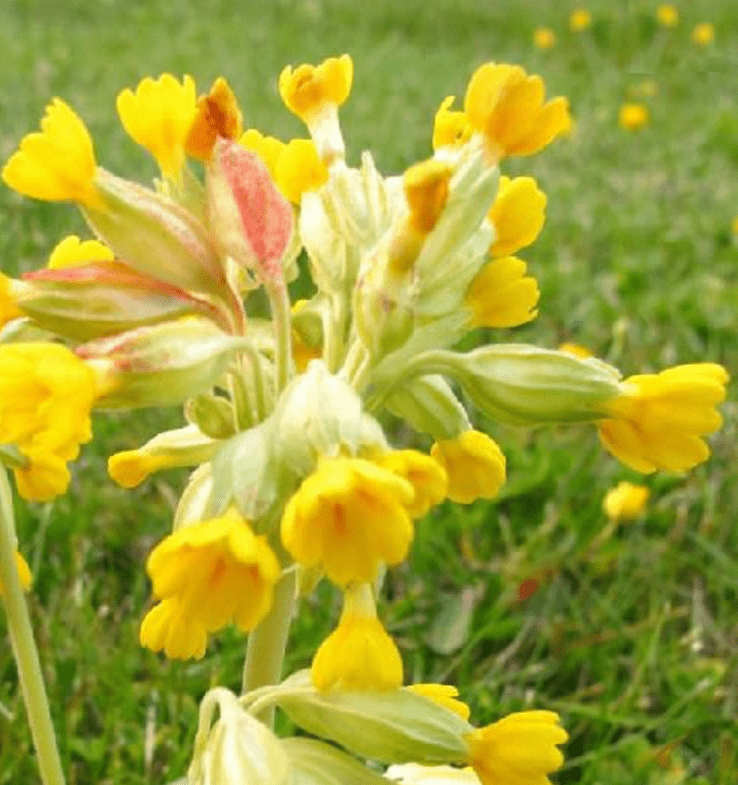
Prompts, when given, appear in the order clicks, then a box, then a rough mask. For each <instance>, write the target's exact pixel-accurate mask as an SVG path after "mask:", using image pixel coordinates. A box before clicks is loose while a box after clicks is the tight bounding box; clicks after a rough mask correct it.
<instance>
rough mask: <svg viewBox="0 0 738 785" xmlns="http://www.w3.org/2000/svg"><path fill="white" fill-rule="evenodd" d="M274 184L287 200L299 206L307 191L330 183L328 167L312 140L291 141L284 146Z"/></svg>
mask: <svg viewBox="0 0 738 785" xmlns="http://www.w3.org/2000/svg"><path fill="white" fill-rule="evenodd" d="M274 182H275V183H276V184H277V188H279V190H280V191H281V192H282V195H283V196H284V197H285V199H287V200H289V201H290V202H292V204H298V205H299V204H300V200H301V199H302V195H303V194H304V193H305V192H306V191H317V190H318V188H320V186H321V185H324V184H325V183H327V182H328V167H327V166H326V165H325V164H324V163H323V162H322V161H321V160H320V158H319V157H318V151H317V149H316V148H315V144H314V142H313V141H312V140H311V139H291V140H290V141H289V142H287V144H286V145H284V147H283V149H282V150H281V151H280V153H279V155H278V157H277V159H276V161H275V164H274Z"/></svg>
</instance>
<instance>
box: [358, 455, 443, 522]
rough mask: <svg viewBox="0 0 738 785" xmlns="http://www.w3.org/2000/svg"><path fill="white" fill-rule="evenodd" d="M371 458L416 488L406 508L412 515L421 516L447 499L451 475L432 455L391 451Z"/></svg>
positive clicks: (414, 516)
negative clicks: (449, 476) (449, 475)
mask: <svg viewBox="0 0 738 785" xmlns="http://www.w3.org/2000/svg"><path fill="white" fill-rule="evenodd" d="M372 461H373V462H374V463H376V464H377V465H378V466H380V467H381V468H383V469H388V470H389V471H391V472H392V473H393V474H396V475H398V477H402V478H403V479H405V480H407V481H408V482H409V483H410V484H411V485H412V486H413V490H414V491H415V495H414V497H413V500H412V502H410V503H409V504H408V505H406V506H407V511H408V512H409V513H410V515H411V516H412V517H413V518H422V517H423V516H424V515H425V514H426V513H427V512H428V511H429V510H430V509H431V507H435V506H436V505H437V504H440V503H441V502H442V501H443V500H444V499H445V498H446V491H447V490H448V476H447V475H446V471H445V470H444V468H443V467H442V466H441V465H440V464H439V463H438V462H437V461H435V460H433V458H431V457H430V456H428V455H424V454H423V453H421V452H418V451H417V450H390V451H389V452H385V453H381V454H379V455H373V456H372Z"/></svg>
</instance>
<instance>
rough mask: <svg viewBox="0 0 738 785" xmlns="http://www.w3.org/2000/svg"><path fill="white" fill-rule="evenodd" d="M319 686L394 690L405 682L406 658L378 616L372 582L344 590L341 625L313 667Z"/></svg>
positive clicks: (323, 646) (324, 688) (320, 687)
mask: <svg viewBox="0 0 738 785" xmlns="http://www.w3.org/2000/svg"><path fill="white" fill-rule="evenodd" d="M310 675H311V677H312V680H313V684H314V685H315V687H316V688H317V689H318V690H321V691H327V690H330V689H333V688H338V689H342V690H394V689H397V688H398V687H399V686H400V685H401V684H402V659H401V658H400V652H399V651H398V650H397V646H396V645H395V642H394V641H393V640H392V638H391V637H390V636H389V635H388V634H387V631H386V630H385V629H384V627H383V626H382V623H381V622H380V621H379V619H378V618H377V610H376V607H375V605H374V597H373V595H372V589H371V586H369V584H366V583H362V584H359V585H357V586H352V587H350V588H348V589H347V590H346V592H345V593H344V602H343V611H342V612H341V619H340V621H339V622H338V627H337V628H336V629H335V630H334V631H333V632H332V633H331V634H330V635H329V636H328V637H327V638H326V639H325V640H324V641H323V643H322V644H321V645H320V647H319V648H318V651H317V652H316V654H315V657H314V658H313V663H312V666H311V668H310Z"/></svg>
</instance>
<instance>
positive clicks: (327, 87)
mask: <svg viewBox="0 0 738 785" xmlns="http://www.w3.org/2000/svg"><path fill="white" fill-rule="evenodd" d="M353 78H354V62H353V60H352V59H351V56H350V55H347V54H344V55H341V56H340V57H329V58H327V59H326V60H324V61H323V62H322V63H321V64H320V65H318V66H314V65H307V64H303V65H300V66H298V67H297V68H294V69H293V67H292V66H291V65H288V66H286V67H285V68H284V70H283V71H282V73H281V74H280V76H279V93H280V95H281V96H282V100H283V101H284V103H285V106H286V107H287V108H288V109H289V110H290V111H292V112H294V113H295V114H296V115H297V116H298V117H300V118H301V119H302V120H303V121H304V122H305V123H307V124H308V125H310V123H311V122H312V119H313V117H314V116H315V115H317V114H319V113H320V112H321V111H322V110H323V109H324V108H325V107H326V106H333V107H338V106H341V104H343V103H344V101H345V100H346V99H347V98H348V97H349V94H350V93H351V84H352V82H353Z"/></svg>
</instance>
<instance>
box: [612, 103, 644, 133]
mask: <svg viewBox="0 0 738 785" xmlns="http://www.w3.org/2000/svg"><path fill="white" fill-rule="evenodd" d="M648 119H649V117H648V109H647V108H646V107H645V106H644V105H643V104H635V103H628V104H623V105H622V106H621V107H620V110H619V111H618V125H619V126H620V127H621V128H622V129H623V130H625V131H637V130H638V129H639V128H643V126H644V125H648Z"/></svg>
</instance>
